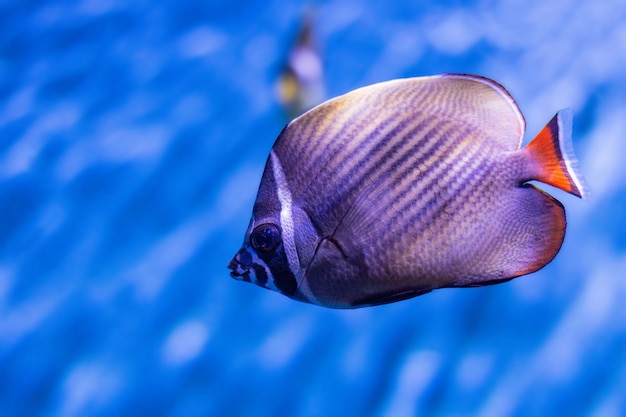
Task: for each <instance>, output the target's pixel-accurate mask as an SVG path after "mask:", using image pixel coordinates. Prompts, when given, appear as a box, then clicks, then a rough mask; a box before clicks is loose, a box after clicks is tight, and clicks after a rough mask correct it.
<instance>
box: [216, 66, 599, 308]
mask: <svg viewBox="0 0 626 417" xmlns="http://www.w3.org/2000/svg"><path fill="white" fill-rule="evenodd" d="M572 119H573V112H572V110H571V109H563V110H560V111H558V112H557V113H556V114H555V116H554V117H553V118H552V119H551V120H550V121H549V122H548V123H547V125H545V127H544V128H543V129H542V130H541V131H540V132H539V134H538V135H537V136H536V137H535V138H534V139H533V140H532V141H530V143H528V144H527V145H526V146H524V147H521V144H522V140H523V137H524V133H525V124H526V122H525V119H524V116H523V115H522V112H521V111H520V109H519V107H518V105H517V103H516V102H515V100H514V99H513V97H512V96H511V95H510V94H509V93H508V92H507V90H506V89H505V88H504V87H503V86H501V85H500V84H498V83H497V82H495V81H493V80H491V79H489V78H485V77H481V76H476V75H466V74H440V75H433V76H424V77H414V78H405V79H396V80H391V81H385V82H381V83H377V84H372V85H369V86H365V87H362V88H359V89H356V90H353V91H351V92H349V93H347V94H344V95H341V96H339V97H336V98H333V99H330V100H328V101H326V102H324V103H322V104H320V105H318V106H317V107H315V108H313V109H311V110H309V111H308V112H306V113H304V114H302V115H301V116H299V117H297V118H295V119H294V120H292V121H291V122H290V123H288V124H287V125H286V127H285V128H284V129H283V130H282V132H281V133H280V134H279V136H278V138H277V139H276V141H275V143H274V145H273V147H272V149H271V151H270V153H269V156H268V159H267V163H266V165H265V169H264V172H263V175H262V178H261V182H260V185H259V189H258V194H257V197H256V201H255V202H254V206H253V210H252V218H251V220H250V223H249V225H248V228H247V230H246V232H245V235H244V241H243V245H242V247H241V249H240V250H239V251H238V252H237V253H236V255H235V256H234V258H233V259H232V260H231V261H230V263H229V264H228V267H229V269H230V271H231V272H230V275H231V276H232V277H233V278H235V279H237V280H240V281H245V282H250V283H254V284H256V285H258V286H261V287H264V288H267V289H271V290H274V291H278V292H279V293H281V294H284V295H286V296H287V297H290V298H292V299H294V300H298V301H302V302H307V303H311V304H316V305H319V306H323V307H329V308H359V307H367V306H375V305H380V304H387V303H391V302H396V301H400V300H405V299H408V298H412V297H415V296H418V295H422V294H425V293H428V292H430V291H432V290H435V289H441V288H456V287H460V288H462V287H477V286H484V285H491V284H497V283H502V282H506V281H509V280H511V279H513V278H516V277H520V276H522V275H527V274H530V273H533V272H535V271H538V270H539V269H541V268H543V267H544V266H545V265H547V264H548V263H549V262H551V261H552V259H553V258H554V257H555V256H556V254H557V253H558V252H559V250H560V248H561V245H562V243H563V239H564V235H565V228H566V217H565V208H564V206H563V204H561V203H560V202H559V201H558V200H556V199H555V198H554V197H553V196H551V195H549V194H548V192H547V191H544V190H542V189H541V188H539V187H538V185H537V184H536V183H537V182H539V183H544V184H548V185H550V186H553V187H556V188H558V189H561V190H564V191H565V192H567V193H570V194H572V195H575V196H577V197H580V198H586V197H587V195H588V188H587V185H586V183H585V181H584V178H583V176H582V174H581V172H580V167H579V163H578V161H577V159H576V157H575V155H574V152H573V145H572Z"/></svg>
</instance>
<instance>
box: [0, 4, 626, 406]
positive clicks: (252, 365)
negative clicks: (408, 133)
mask: <svg viewBox="0 0 626 417" xmlns="http://www.w3.org/2000/svg"><path fill="white" fill-rule="evenodd" d="M418 3H424V2H409V1H400V2H395V3H393V5H389V4H385V5H383V3H378V2H374V1H365V0H363V1H350V2H329V1H319V2H316V3H314V4H313V3H305V2H292V3H289V4H283V3H280V2H272V1H270V2H253V1H247V2H246V1H240V2H234V3H233V2H225V1H222V2H219V1H216V2H190V1H182V2H181V1H176V2H174V1H156V2H142V1H136V2H121V1H116V0H106V1H97V0H86V1H82V2H72V1H54V2H53V1H47V2H46V1H38V2H28V1H21V2H17V1H9V2H4V3H2V4H0V93H1V94H0V375H1V378H0V410H2V415H6V416H85V415H88V416H113V415H151V416H161V415H162V416H223V415H228V416H276V415H289V416H319V415H324V416H347V415H358V416H412V415H428V416H528V415H533V416H544V415H545V416H552V415H567V416H598V417H613V416H615V417H617V416H623V415H626V394H625V392H626V391H625V390H624V386H626V308H624V305H623V300H624V299H626V277H625V276H624V271H626V222H624V221H623V220H624V219H625V218H626V192H625V191H626V189H625V188H626V185H625V184H626V182H625V181H624V180H625V179H626V168H624V164H623V158H624V155H626V141H625V140H624V136H625V133H626V119H625V118H624V114H626V99H625V98H624V97H626V79H625V78H624V77H623V75H624V73H625V72H626V46H625V45H626V4H624V3H623V2H619V1H606V2H597V1H593V0H582V1H574V0H569V1H539V0H530V1H524V2H521V1H507V2H497V1H491V0H478V1H473V2H472V1H468V2H459V1H444V2H426V3H424V4H418ZM311 10H313V11H314V12H313V16H314V18H313V29H314V36H315V40H316V43H317V45H318V47H319V51H320V55H321V59H322V65H323V69H324V81H325V91H326V96H327V97H331V96H334V95H337V94H341V93H344V92H346V91H348V90H350V89H353V88H356V87H359V86H362V85H366V84H369V83H373V82H377V81H382V80H387V79H392V78H398V77H408V76H419V75H429V74H436V73H442V72H463V73H475V74H480V75H484V76H487V77H490V78H493V79H495V80H497V81H498V82H500V83H502V84H503V85H505V86H506V87H507V89H508V90H509V91H510V92H511V93H512V94H513V96H514V97H515V98H516V99H517V101H518V102H519V104H520V106H521V108H522V111H523V112H524V114H525V116H526V119H527V123H528V135H527V140H528V139H530V138H531V137H533V136H534V135H535V134H536V133H537V132H538V131H539V129H540V128H541V127H542V126H543V125H544V124H545V123H546V122H547V121H548V120H549V119H550V118H551V117H552V115H553V114H554V113H555V112H556V111H557V110H559V109H561V108H563V107H572V108H573V110H574V123H575V125H574V146H575V148H576V153H577V154H578V156H579V158H580V159H581V166H582V171H583V173H584V174H585V175H586V177H587V180H588V182H589V184H590V188H591V191H592V196H591V198H590V199H589V200H587V201H579V200H577V199H576V198H574V197H571V196H568V195H565V194H564V193H561V192H559V191H555V190H550V192H551V193H553V194H554V195H555V196H556V197H557V198H559V199H560V200H561V201H562V202H563V203H564V204H565V206H566V209H567V212H568V223H569V224H568V227H569V228H568V232H567V236H566V240H565V243H564V245H563V248H562V250H561V253H560V254H559V255H558V256H557V258H556V259H555V261H554V262H553V263H551V264H550V265H548V266H547V267H546V268H545V269H543V270H541V271H540V272H538V273H536V274H533V275H531V276H528V277H524V278H520V279H517V280H514V281H512V282H510V283H507V284H503V285H498V286H494V287H486V288H480V289H473V290H441V291H436V292H433V293H431V294H428V295H425V296H423V297H418V298H416V299H413V300H409V301H404V302H401V303H396V304H392V305H387V306H382V307H377V308H371V309H362V310H354V311H333V310H327V309H323V308H319V307H315V306H309V305H305V304H301V303H297V302H294V301H291V300H289V299H287V298H285V297H282V296H280V295H278V294H275V293H272V292H270V291H264V290H261V289H259V288H257V287H254V286H252V285H246V284H242V283H240V282H236V281H234V280H232V279H231V278H229V277H228V271H227V269H226V265H227V263H228V261H229V260H230V258H231V257H232V255H233V254H234V252H235V251H236V250H237V249H238V248H239V245H240V243H241V239H242V237H243V232H244V230H245V227H246V225H247V224H248V220H249V215H250V211H251V207H252V202H253V201H254V197H255V193H256V187H257V185H258V181H259V179H260V175H261V171H262V169H263V165H264V163H265V158H266V156H267V153H268V151H269V149H270V147H271V145H272V143H273V141H274V139H275V137H276V136H277V134H278V133H279V132H280V130H281V129H282V127H283V126H284V124H285V123H286V122H287V119H286V118H285V114H284V110H283V109H282V107H281V106H280V104H279V103H278V101H277V99H276V94H275V83H276V80H277V77H278V75H279V73H280V72H281V70H282V68H283V66H284V63H285V61H286V59H287V56H288V54H289V51H290V49H291V47H292V45H293V42H294V39H295V37H296V35H297V33H298V30H299V27H300V25H301V22H302V19H303V16H304V15H305V14H306V13H308V12H310V11H311Z"/></svg>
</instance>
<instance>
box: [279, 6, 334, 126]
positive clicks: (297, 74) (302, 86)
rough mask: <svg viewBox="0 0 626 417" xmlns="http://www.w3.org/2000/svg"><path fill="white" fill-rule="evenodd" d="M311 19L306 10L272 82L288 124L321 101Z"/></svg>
mask: <svg viewBox="0 0 626 417" xmlns="http://www.w3.org/2000/svg"><path fill="white" fill-rule="evenodd" d="M314 19H315V12H314V10H313V9H309V10H308V11H307V12H306V13H305V14H304V17H303V18H302V23H301V25H300V30H299V32H298V35H297V38H296V40H295V42H294V45H293V47H292V48H291V49H290V50H289V54H288V57H287V61H286V63H285V65H284V67H283V69H282V71H281V73H280V75H279V77H278V81H277V82H276V94H277V97H278V100H279V101H280V103H281V104H282V105H283V107H284V108H285V112H286V114H287V119H288V120H290V119H293V118H294V117H296V116H298V115H300V114H301V113H303V112H305V111H307V110H309V109H311V108H313V107H314V106H315V105H317V104H319V103H321V102H322V101H323V100H324V98H325V92H324V71H323V65H322V58H321V56H320V52H319V47H318V45H317V42H316V41H315V34H314Z"/></svg>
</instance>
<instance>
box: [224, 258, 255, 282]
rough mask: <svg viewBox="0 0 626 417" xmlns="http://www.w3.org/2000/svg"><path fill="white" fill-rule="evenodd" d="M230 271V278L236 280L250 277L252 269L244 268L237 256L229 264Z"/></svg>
mask: <svg viewBox="0 0 626 417" xmlns="http://www.w3.org/2000/svg"><path fill="white" fill-rule="evenodd" d="M228 269H230V276H231V277H233V278H235V279H241V278H242V277H244V278H245V277H247V276H248V275H250V269H248V268H245V267H243V265H241V264H240V263H239V262H238V260H237V256H235V257H234V258H233V259H232V260H231V261H230V262H229V263H228Z"/></svg>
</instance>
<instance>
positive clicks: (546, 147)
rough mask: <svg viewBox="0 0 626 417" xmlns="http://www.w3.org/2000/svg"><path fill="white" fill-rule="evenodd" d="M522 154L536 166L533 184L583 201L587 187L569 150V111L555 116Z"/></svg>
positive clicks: (570, 142) (570, 131) (570, 114)
mask: <svg viewBox="0 0 626 417" xmlns="http://www.w3.org/2000/svg"><path fill="white" fill-rule="evenodd" d="M524 150H525V151H526V152H527V153H528V155H529V156H530V158H531V160H532V161H533V162H534V165H535V166H536V168H537V169H536V170H533V174H534V175H533V178H532V179H534V180H537V181H541V182H544V183H546V184H549V185H552V186H554V187H557V188H560V189H561V190H563V191H567V192H568V193H570V194H573V195H575V196H577V197H581V198H586V197H587V195H588V191H587V186H586V184H585V181H584V179H583V177H582V175H581V174H580V170H579V168H578V160H577V159H576V156H575V155H574V150H573V147H572V111H571V109H565V110H561V111H560V112H558V113H557V114H556V115H555V116H554V117H553V118H552V120H550V122H548V124H547V125H546V126H545V127H544V128H543V129H542V130H541V132H539V134H538V135H537V137H536V138H535V139H533V140H532V141H531V142H530V143H529V144H528V145H527V146H526V148H524Z"/></svg>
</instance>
